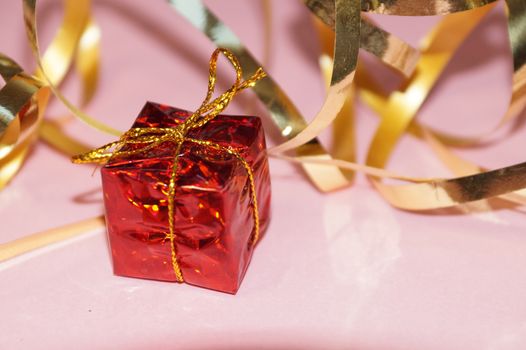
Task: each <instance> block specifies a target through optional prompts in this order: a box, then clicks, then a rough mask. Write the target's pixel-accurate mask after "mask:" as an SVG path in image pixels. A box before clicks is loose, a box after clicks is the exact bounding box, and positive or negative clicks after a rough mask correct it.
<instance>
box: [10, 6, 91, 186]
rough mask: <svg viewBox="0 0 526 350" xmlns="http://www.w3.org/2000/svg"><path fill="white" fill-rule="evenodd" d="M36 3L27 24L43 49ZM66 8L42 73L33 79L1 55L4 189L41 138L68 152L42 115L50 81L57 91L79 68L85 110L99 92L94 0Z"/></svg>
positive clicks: (27, 15) (41, 66)
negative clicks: (91, 3)
mask: <svg viewBox="0 0 526 350" xmlns="http://www.w3.org/2000/svg"><path fill="white" fill-rule="evenodd" d="M35 3H36V1H35V0H24V2H23V6H24V19H25V21H24V22H25V26H26V32H27V34H28V39H29V42H30V44H31V45H32V46H34V47H35V45H36V47H38V44H37V39H36V38H37V34H36V19H35V18H36V17H35V12H34V11H35ZM64 8H65V9H64V18H63V21H62V24H61V26H60V28H59V29H58V31H57V33H56V35H55V37H54V38H53V40H52V41H51V43H50V45H49V46H48V47H47V49H46V51H45V53H44V54H43V56H42V58H40V57H39V60H38V61H39V62H38V66H39V69H37V71H36V72H35V73H34V74H29V73H26V72H25V71H24V70H23V68H22V67H20V66H19V65H18V64H17V63H16V62H15V61H14V60H12V59H10V58H9V57H7V56H6V55H3V54H0V75H1V76H2V78H3V79H4V80H5V82H6V85H5V86H4V87H3V88H2V89H1V90H0V189H2V188H3V187H5V185H6V184H7V183H8V182H9V181H10V180H11V179H12V178H13V177H14V176H15V174H16V173H17V171H18V170H19V169H20V167H21V166H22V164H23V161H24V159H25V156H26V155H27V154H28V152H29V150H30V147H31V145H32V144H33V143H34V141H35V140H37V139H38V137H39V136H42V137H43V138H44V139H48V140H53V142H54V143H56V144H57V145H58V146H62V148H67V146H69V145H67V146H64V145H63V142H62V140H61V138H60V137H58V138H57V137H56V135H53V137H51V135H50V133H49V132H48V130H49V128H46V126H49V124H50V122H48V121H45V120H44V119H43V115H44V111H45V108H46V107H47V104H48V101H49V97H50V90H51V88H50V86H49V84H48V82H46V80H48V81H49V82H51V84H52V85H58V84H60V83H61V82H62V80H63V79H64V77H65V76H66V74H67V73H68V71H69V70H70V67H71V65H72V64H73V63H76V65H77V70H78V72H79V77H80V79H81V84H82V92H83V96H82V102H83V104H85V103H87V102H88V101H89V100H90V99H91V98H92V97H93V94H94V92H95V90H96V86H97V76H98V75H97V71H98V63H99V37H98V34H99V30H98V27H97V25H96V24H95V22H94V21H93V20H92V18H91V14H90V0H64ZM44 72H45V73H44ZM42 126H44V128H42ZM43 130H44V131H43Z"/></svg>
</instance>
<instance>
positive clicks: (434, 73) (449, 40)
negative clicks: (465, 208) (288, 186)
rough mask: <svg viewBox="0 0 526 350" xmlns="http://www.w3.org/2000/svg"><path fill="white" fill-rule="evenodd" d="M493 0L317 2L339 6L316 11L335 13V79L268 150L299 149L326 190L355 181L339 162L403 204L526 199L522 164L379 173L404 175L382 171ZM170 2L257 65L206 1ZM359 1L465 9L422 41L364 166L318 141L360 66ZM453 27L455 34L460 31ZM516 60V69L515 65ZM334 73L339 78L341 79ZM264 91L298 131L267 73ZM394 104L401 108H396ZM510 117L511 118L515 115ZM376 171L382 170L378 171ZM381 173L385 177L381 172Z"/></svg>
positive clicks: (516, 11) (285, 123) (420, 9)
mask: <svg viewBox="0 0 526 350" xmlns="http://www.w3.org/2000/svg"><path fill="white" fill-rule="evenodd" d="M306 2H307V5H309V3H316V1H306ZM495 2H496V1H487V0H481V1H461V0H458V1H457V0H434V1H433V4H432V5H433V6H428V5H429V4H428V2H426V4H423V3H422V6H419V5H417V4H416V2H414V1H411V2H405V3H404V2H401V1H372V2H371V1H362V2H360V3H359V4H358V2H353V1H338V0H336V1H334V0H325V1H318V3H325V4H327V3H330V6H326V5H324V6H319V7H318V9H319V8H325V9H327V8H330V7H332V8H334V13H333V14H331V13H325V15H323V14H322V15H320V14H318V15H319V17H320V18H322V19H327V18H329V19H330V18H334V30H335V39H334V40H335V43H334V55H333V56H334V67H333V69H332V79H331V85H330V87H329V90H328V94H327V98H326V100H325V102H324V105H323V106H322V109H321V112H320V113H318V115H317V116H316V117H315V118H314V120H313V121H312V122H311V123H310V124H309V125H307V126H305V125H304V124H303V125H302V127H303V128H302V129H301V130H300V131H299V132H297V133H293V134H290V133H285V135H284V136H286V137H287V138H289V140H288V141H286V142H285V143H283V144H281V145H279V146H277V147H275V148H273V149H271V150H270V151H269V152H270V154H271V155H274V156H278V157H281V158H286V159H291V157H287V156H284V155H283V152H286V151H289V150H296V152H297V153H298V154H299V155H300V156H299V157H296V158H295V160H296V161H298V162H301V163H303V166H304V169H305V170H306V171H307V174H308V175H309V177H310V178H311V179H312V180H313V182H314V183H315V184H316V186H317V187H318V188H319V189H320V190H322V191H328V190H332V189H335V188H338V187H340V186H345V185H349V184H350V183H349V182H348V178H342V177H338V176H331V175H334V174H335V173H334V172H333V169H334V168H333V167H337V168H340V169H354V170H362V171H364V172H365V173H367V174H369V175H371V176H370V177H369V178H370V179H371V181H372V183H373V185H374V186H375V188H376V189H377V190H378V191H379V192H380V193H381V194H382V196H383V197H384V198H385V199H386V200H387V201H388V202H389V203H391V204H392V205H393V206H395V207H398V208H401V209H407V210H430V209H438V208H446V207H452V206H457V205H459V204H462V203H469V202H473V201H479V200H482V199H487V198H492V197H497V196H503V195H505V196H507V197H508V196H509V197H510V198H511V197H513V200H514V201H519V202H521V203H522V202H524V200H522V199H518V198H520V193H518V196H517V193H513V194H512V192H517V191H521V190H522V189H524V188H525V187H526V172H525V171H524V164H518V165H515V166H511V167H506V168H502V169H498V170H495V171H492V172H486V173H479V174H475V175H469V174H466V172H465V171H464V172H463V173H462V175H463V176H462V177H460V178H454V179H431V180H427V181H422V179H416V178H409V177H406V180H407V181H410V182H418V183H416V184H409V185H402V186H398V185H397V186H393V185H387V184H384V183H382V182H381V181H380V178H385V177H394V178H400V177H398V176H391V175H393V174H390V173H389V172H387V171H385V170H383V168H384V167H385V166H386V163H387V159H388V157H389V155H390V153H391V152H392V150H393V148H394V146H395V145H396V144H397V141H398V139H399V138H400V136H401V135H402V134H403V132H404V131H405V130H406V129H407V128H408V127H409V126H410V125H411V121H412V119H413V116H414V115H416V113H417V111H418V109H419V106H420V105H421V104H422V103H423V102H424V101H425V98H426V96H427V94H428V93H429V92H430V91H431V89H432V87H433V86H434V84H435V82H436V81H437V80H438V77H439V76H440V75H441V73H442V72H443V70H444V68H445V66H446V65H447V63H448V62H449V61H450V59H451V58H452V57H453V54H454V52H455V51H456V50H457V48H458V47H459V46H460V44H461V43H462V42H463V41H464V39H465V38H466V37H467V36H468V35H469V34H470V33H471V31H472V30H473V29H474V28H475V27H476V25H477V24H478V23H479V22H480V20H481V19H482V18H483V17H484V15H485V14H486V13H487V12H488V11H489V10H490V9H491V8H492V6H493V5H492V3H495ZM170 3H171V4H172V6H173V7H174V8H175V9H176V10H178V11H179V13H180V14H182V15H183V16H185V17H186V18H187V19H188V20H189V21H190V22H191V23H192V24H194V25H195V26H196V27H197V28H199V29H200V30H201V31H203V33H204V34H205V35H207V36H208V37H209V38H210V39H211V40H212V41H213V42H215V43H216V44H219V43H222V42H223V41H224V42H227V43H228V44H229V45H230V46H231V47H232V48H233V49H234V50H235V52H236V54H238V55H240V60H241V62H242V63H243V64H245V63H247V66H248V67H251V66H257V61H256V60H255V59H254V58H253V57H252V56H251V55H250V54H249V53H248V50H246V48H244V47H243V45H242V44H241V42H240V41H239V40H238V39H237V38H236V37H235V35H234V34H233V33H232V32H230V31H229V30H228V28H227V27H226V26H225V25H224V24H223V23H221V22H220V21H219V19H218V18H217V17H215V16H214V15H213V14H212V13H211V12H210V10H208V9H207V8H206V7H205V6H204V5H203V4H202V3H201V1H199V0H192V1H182V0H172V1H170ZM507 4H508V8H509V13H510V16H511V17H510V18H514V21H513V23H515V24H514V25H513V28H510V33H511V35H512V37H513V36H515V37H520V38H524V36H523V35H517V31H519V30H520V29H521V28H522V27H520V25H519V24H521V23H524V20H523V19H522V17H523V16H524V12H525V11H524V1H521V0H512V1H508V2H507ZM322 5H323V4H322ZM360 5H361V10H363V11H369V12H376V13H385V14H387V13H388V14H399V15H436V14H446V13H447V14H451V13H454V12H460V13H458V14H456V15H451V16H447V17H446V18H445V19H444V21H443V22H442V23H441V24H440V25H439V27H438V28H437V29H436V30H435V31H434V34H433V35H432V36H430V38H429V40H428V42H427V43H426V44H425V46H424V47H423V51H422V56H421V57H420V58H419V60H418V62H417V65H416V70H415V72H417V73H416V74H413V75H412V76H411V80H410V81H409V82H408V84H407V86H408V87H407V88H406V89H405V90H404V91H402V92H395V93H393V94H392V95H391V97H390V98H389V101H395V102H390V104H389V105H388V106H384V107H385V108H383V109H382V110H383V111H384V112H385V114H384V115H383V118H382V122H381V124H380V126H379V129H378V131H377V133H376V135H375V137H374V139H373V141H372V144H371V147H370V150H369V152H368V157H367V164H366V165H365V166H363V165H360V164H356V163H352V162H345V161H343V160H338V159H333V158H332V157H331V156H330V155H329V154H328V153H327V152H325V151H324V150H323V148H321V146H318V142H317V141H316V140H315V139H314V138H315V137H316V136H317V135H318V134H319V133H320V132H321V130H323V129H325V128H326V127H327V126H328V125H329V124H330V123H332V122H333V121H334V120H335V119H336V117H337V116H338V115H339V113H340V111H341V107H342V106H343V103H342V101H343V99H342V98H341V96H343V95H344V94H343V93H342V94H341V95H340V93H341V92H343V91H345V90H346V89H348V88H349V86H350V81H352V77H353V75H354V71H355V67H356V64H355V63H356V61H357V43H359V42H360V41H359V38H360V31H361V28H362V27H363V23H360V22H361V17H360V15H359V14H357V10H356V9H357V8H358V7H360ZM311 9H312V7H311ZM358 12H359V11H358ZM196 14H199V15H196ZM197 18H200V19H203V18H205V19H206V20H205V21H201V20H199V21H198V20H197ZM325 22H327V21H325ZM510 23H512V22H510ZM360 24H362V25H360ZM523 27H524V26H523ZM217 33H225V34H224V36H221V35H217ZM452 33H454V35H453V34H452ZM349 38H353V39H354V41H349ZM515 41H517V40H515ZM512 48H515V49H520V52H522V51H523V49H522V45H512ZM515 52H516V50H515V51H514V58H515V62H517V58H518V57H517V54H516V53H515ZM342 53H345V54H342ZM515 66H516V70H517V64H516V65H515ZM517 72H518V73H519V74H518V75H517V73H516V76H515V77H519V78H520V76H522V77H524V70H523V69H519V70H517ZM335 77H337V78H336V79H335ZM343 77H345V78H343ZM259 89H260V90H265V91H259V93H258V92H257V94H258V96H259V97H260V99H261V100H262V101H263V103H264V104H265V105H266V106H267V108H268V109H269V111H270V113H271V115H272V116H273V118H274V120H275V121H279V123H276V124H277V125H278V127H279V128H280V129H281V131H282V134H284V133H283V131H290V130H291V129H292V130H294V128H292V127H289V126H290V125H291V124H293V123H295V122H297V121H298V120H301V119H302V118H301V116H299V114H297V113H288V115H287V113H283V111H287V112H290V111H295V108H294V107H293V105H292V103H291V102H290V100H288V99H287V98H286V96H284V94H282V93H276V92H281V90H280V89H279V87H277V85H276V84H275V82H274V81H272V80H271V79H270V78H267V79H265V81H264V82H262V84H260V85H259ZM256 90H257V89H256ZM514 91H520V92H522V94H523V93H524V87H523V79H517V78H514ZM271 92H273V94H272V95H273V96H274V98H273V99H272V100H271V101H269V100H268V99H266V98H265V96H266V95H268V94H270V93H271ZM414 96H416V97H417V99H416V100H415V99H413V98H412V97H414ZM514 96H515V94H514ZM513 100H520V101H521V102H522V100H523V98H520V99H517V98H513ZM328 105H330V106H331V108H329V107H328ZM277 106H278V108H277ZM517 106H518V107H517ZM391 107H395V108H394V109H393V108H391ZM513 107H514V108H513V110H514V111H520V110H522V109H523V106H521V105H520V104H513ZM390 108H391V109H390ZM394 111H397V113H394ZM400 113H401V114H400ZM506 120H510V118H507V119H506ZM298 124H299V123H298ZM311 144H314V145H316V150H315V151H312V152H309V151H307V152H305V153H302V152H301V150H302V149H303V150H304V149H307V150H308V146H310V145H311ZM435 144H436V143H435ZM320 152H321V156H320ZM313 163H315V164H316V165H320V164H324V165H327V167H325V168H323V167H322V168H319V169H320V171H319V172H313V171H310V170H309V168H308V164H313ZM321 169H323V170H321ZM375 172H376V173H377V174H375ZM378 174H381V175H380V176H379V175H378ZM465 175H469V176H465Z"/></svg>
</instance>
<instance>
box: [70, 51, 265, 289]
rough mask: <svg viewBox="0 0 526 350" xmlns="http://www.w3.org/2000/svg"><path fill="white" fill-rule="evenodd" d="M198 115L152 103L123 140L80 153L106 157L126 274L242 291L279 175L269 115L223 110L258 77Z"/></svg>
mask: <svg viewBox="0 0 526 350" xmlns="http://www.w3.org/2000/svg"><path fill="white" fill-rule="evenodd" d="M221 52H222V53H224V54H225V55H226V56H227V58H229V59H230V61H231V62H232V63H233V64H234V66H235V67H236V70H237V73H238V74H237V80H236V83H235V84H234V85H233V86H232V88H231V89H229V90H227V92H225V93H224V94H222V95H221V96H220V97H218V98H216V99H214V100H213V101H211V102H210V99H211V94H212V92H213V87H214V84H215V67H216V66H215V64H216V63H215V60H217V53H218V51H216V52H215V53H214V55H215V57H214V55H213V56H212V60H211V64H210V66H211V78H210V81H209V92H208V94H207V98H206V99H205V101H204V102H203V104H202V105H201V107H200V108H199V109H198V110H197V111H196V112H193V113H192V112H188V111H184V110H181V109H177V108H173V107H169V106H165V105H160V104H156V103H152V102H148V103H146V105H145V106H144V108H143V110H142V111H141V112H140V114H139V116H138V118H137V119H136V121H135V123H134V124H133V126H132V128H131V129H130V130H129V131H127V132H126V133H124V134H123V135H122V136H121V138H120V139H119V140H118V141H116V142H113V143H110V144H108V145H105V146H103V147H101V148H98V149H96V150H93V151H91V152H88V153H86V154H84V155H80V156H77V157H75V158H74V159H73V160H74V162H77V163H87V162H102V163H104V166H103V167H102V170H101V173H102V184H103V192H104V203H105V207H106V223H107V229H108V237H109V243H110V247H111V253H112V257H113V268H114V272H115V274H117V275H122V276H130V277H138V278H147V279H155V280H162V281H177V282H186V283H189V284H193V285H197V286H201V287H204V288H209V289H214V290H218V291H223V292H228V293H236V292H237V290H238V288H239V286H240V283H241V281H242V279H243V276H244V274H245V272H246V270H247V267H248V265H249V263H250V260H251V257H252V253H253V251H254V247H255V245H256V243H257V242H258V241H259V240H260V239H261V236H262V234H263V232H264V230H265V228H266V226H267V224H268V221H269V212H270V176H269V166H268V159H267V155H266V149H265V136H264V131H263V127H262V124H261V120H260V119H259V118H257V117H252V116H232V115H223V114H219V113H220V112H221V111H223V110H224V108H225V107H226V106H227V105H228V103H229V102H230V100H231V99H232V98H233V97H234V95H235V94H236V93H237V92H238V91H239V90H242V89H245V88H247V87H250V86H252V85H253V84H254V83H255V81H257V80H258V79H260V78H261V77H264V72H262V70H258V72H256V75H255V76H254V77H253V78H251V79H249V80H247V81H245V82H241V74H240V68H239V63H238V62H237V60H235V57H233V55H231V54H230V53H229V52H228V51H221Z"/></svg>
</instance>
